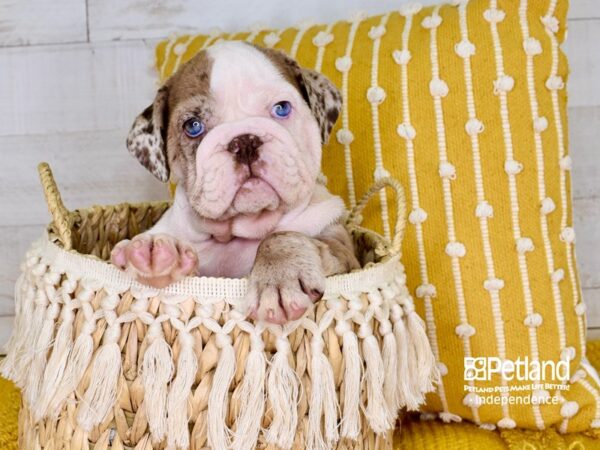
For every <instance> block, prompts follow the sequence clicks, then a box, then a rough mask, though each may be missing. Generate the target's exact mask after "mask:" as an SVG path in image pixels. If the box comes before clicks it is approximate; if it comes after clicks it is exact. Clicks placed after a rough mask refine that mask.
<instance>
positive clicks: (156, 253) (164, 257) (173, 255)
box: [152, 236, 179, 275]
mask: <svg viewBox="0 0 600 450" xmlns="http://www.w3.org/2000/svg"><path fill="white" fill-rule="evenodd" d="M178 259H179V252H178V251H177V247H176V246H175V242H174V241H173V239H172V238H169V237H163V236H157V237H155V238H154V242H153V245H152V271H153V273H154V275H164V274H168V273H169V272H171V271H172V269H173V268H174V266H175V265H176V264H177V262H178Z"/></svg>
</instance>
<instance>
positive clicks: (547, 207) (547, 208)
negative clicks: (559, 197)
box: [540, 197, 556, 214]
mask: <svg viewBox="0 0 600 450" xmlns="http://www.w3.org/2000/svg"><path fill="white" fill-rule="evenodd" d="M555 209H556V205H555V204H554V200H552V199H551V198H550V197H546V198H545V199H544V200H542V206H540V211H541V212H542V214H550V213H551V212H552V211H554V210H555Z"/></svg>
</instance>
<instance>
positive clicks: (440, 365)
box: [437, 361, 448, 377]
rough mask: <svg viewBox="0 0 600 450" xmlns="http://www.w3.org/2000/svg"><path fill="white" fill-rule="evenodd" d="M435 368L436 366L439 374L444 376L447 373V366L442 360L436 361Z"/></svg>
mask: <svg viewBox="0 0 600 450" xmlns="http://www.w3.org/2000/svg"><path fill="white" fill-rule="evenodd" d="M437 368H438V371H439V372H440V375H441V376H443V377H444V376H446V375H448V366H447V365H446V364H444V363H443V362H441V361H438V363H437Z"/></svg>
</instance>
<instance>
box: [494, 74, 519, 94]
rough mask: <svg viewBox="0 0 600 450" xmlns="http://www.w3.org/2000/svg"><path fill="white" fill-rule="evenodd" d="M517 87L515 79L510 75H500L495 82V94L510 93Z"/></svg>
mask: <svg viewBox="0 0 600 450" xmlns="http://www.w3.org/2000/svg"><path fill="white" fill-rule="evenodd" d="M514 87H515V79H514V78H513V77H511V76H510V75H500V76H499V77H498V79H497V80H495V81H494V94H498V93H499V92H510V91H512V90H513V88H514Z"/></svg>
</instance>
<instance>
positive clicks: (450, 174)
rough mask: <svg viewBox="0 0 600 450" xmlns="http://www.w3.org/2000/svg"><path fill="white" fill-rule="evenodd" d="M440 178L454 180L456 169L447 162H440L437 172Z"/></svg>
mask: <svg viewBox="0 0 600 450" xmlns="http://www.w3.org/2000/svg"><path fill="white" fill-rule="evenodd" d="M438 172H439V174H440V177H442V178H449V179H451V180H454V179H455V178H456V167H454V165H453V164H450V163H449V162H447V161H444V162H441V163H440V167H439V170H438Z"/></svg>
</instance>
